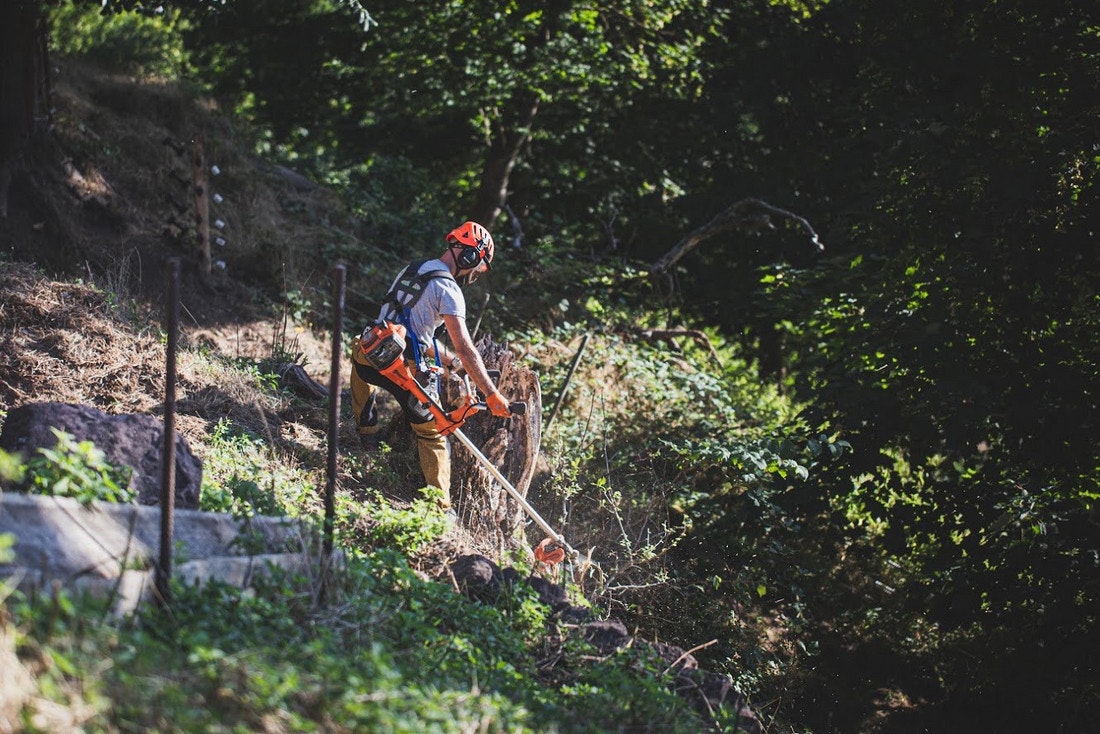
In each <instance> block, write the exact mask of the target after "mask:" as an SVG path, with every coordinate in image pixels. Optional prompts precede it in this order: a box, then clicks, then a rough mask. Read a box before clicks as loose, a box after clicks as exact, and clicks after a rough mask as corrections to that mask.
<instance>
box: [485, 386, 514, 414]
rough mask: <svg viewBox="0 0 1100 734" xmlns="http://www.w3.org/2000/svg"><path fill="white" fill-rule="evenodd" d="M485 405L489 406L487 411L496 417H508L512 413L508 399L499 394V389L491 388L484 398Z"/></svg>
mask: <svg viewBox="0 0 1100 734" xmlns="http://www.w3.org/2000/svg"><path fill="white" fill-rule="evenodd" d="M485 405H486V406H487V407H488V408H489V412H490V413H492V414H493V415H495V416H496V417H497V418H509V417H511V415H512V409H511V407H509V405H508V401H507V400H505V399H504V396H503V395H501V394H500V390H493V392H491V393H489V395H488V397H486V398H485Z"/></svg>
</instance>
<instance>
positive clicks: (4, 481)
mask: <svg viewBox="0 0 1100 734" xmlns="http://www.w3.org/2000/svg"><path fill="white" fill-rule="evenodd" d="M26 472H27V468H26V467H25V466H24V465H23V460H22V458H21V457H20V456H19V454H10V453H8V452H7V451H4V450H3V449H0V487H5V488H6V487H15V486H18V485H19V484H21V483H22V482H23V477H24V476H25V475H26Z"/></svg>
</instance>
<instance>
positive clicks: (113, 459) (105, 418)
mask: <svg viewBox="0 0 1100 734" xmlns="http://www.w3.org/2000/svg"><path fill="white" fill-rule="evenodd" d="M51 428H56V429H57V430H59V431H64V432H65V433H68V434H70V435H72V436H73V437H74V438H76V440H78V441H91V442H92V443H93V444H95V445H96V447H97V448H98V449H99V450H100V451H102V452H103V454H104V456H105V458H106V459H107V461H108V462H110V463H111V464H113V465H115V466H127V467H129V468H130V469H131V470H132V473H131V476H130V488H131V489H132V490H134V492H135V494H136V495H137V501H138V504H142V505H158V504H160V484H161V465H162V459H161V457H162V452H163V448H162V446H163V444H164V424H163V421H161V420H158V419H157V418H155V417H154V416H151V415H146V414H128V415H108V414H107V413H104V412H103V411H101V410H97V409H96V408H93V407H91V406H88V405H73V404H70V403H28V404H26V405H21V406H19V407H18V408H15V409H14V410H12V411H11V412H10V413H8V417H7V418H6V419H5V420H4V427H3V430H2V431H0V448H2V449H4V450H5V451H8V452H9V453H19V454H21V455H22V457H23V459H24V460H26V459H29V458H31V457H32V456H33V455H34V454H35V452H36V451H37V450H38V449H40V448H48V449H52V448H53V447H54V446H56V445H57V436H55V435H54V433H53V432H52V431H51V430H50V429H51ZM201 487H202V462H201V461H200V460H199V459H198V458H197V457H196V456H195V455H194V454H193V453H191V447H190V446H189V445H188V444H187V440H186V439H185V438H183V436H181V435H179V434H177V435H176V493H175V506H176V507H179V508H182V509H192V510H193V509H197V508H198V506H199V492H200V490H201Z"/></svg>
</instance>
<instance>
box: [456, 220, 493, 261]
mask: <svg viewBox="0 0 1100 734" xmlns="http://www.w3.org/2000/svg"><path fill="white" fill-rule="evenodd" d="M447 242H449V243H450V245H451V247H458V248H459V250H458V254H457V255H455V264H457V265H458V267H459V268H461V269H463V270H470V269H473V268H476V267H477V266H478V265H480V264H481V263H485V267H486V268H487V269H488V268H489V267H491V266H492V262H493V236H492V235H491V234H489V232H488V230H486V229H485V228H484V227H482V226H481V225H480V224H478V223H476V222H465V223H464V224H462V225H460V226H459V227H457V228H456V229H454V230H453V231H451V232H450V233H449V234H448V235H447Z"/></svg>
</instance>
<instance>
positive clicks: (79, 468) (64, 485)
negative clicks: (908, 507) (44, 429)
mask: <svg viewBox="0 0 1100 734" xmlns="http://www.w3.org/2000/svg"><path fill="white" fill-rule="evenodd" d="M50 430H51V431H52V432H53V434H54V435H55V436H57V445H56V446H55V447H54V448H52V449H45V448H42V449H39V450H38V452H37V454H36V455H35V456H32V457H31V458H30V459H29V460H28V461H27V464H26V473H25V476H24V486H25V487H26V489H27V491H28V492H30V493H31V494H45V495H53V496H56V497H72V498H74V499H76V500H78V501H79V502H80V503H81V504H84V505H89V504H91V503H92V502H94V501H97V500H98V501H100V502H122V503H126V502H132V501H133V500H134V491H133V490H132V489H130V469H129V468H128V467H122V468H119V467H115V466H112V465H111V464H110V463H109V462H108V461H107V460H106V459H105V458H104V455H103V452H102V451H101V450H100V449H98V448H96V446H95V444H93V443H92V442H91V441H77V440H76V439H75V438H74V437H73V436H72V435H71V434H68V433H65V432H64V431H59V430H57V429H56V428H51V429H50Z"/></svg>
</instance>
